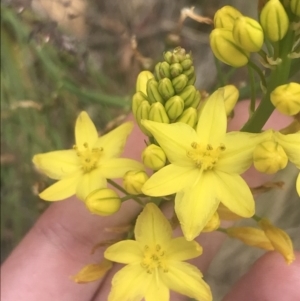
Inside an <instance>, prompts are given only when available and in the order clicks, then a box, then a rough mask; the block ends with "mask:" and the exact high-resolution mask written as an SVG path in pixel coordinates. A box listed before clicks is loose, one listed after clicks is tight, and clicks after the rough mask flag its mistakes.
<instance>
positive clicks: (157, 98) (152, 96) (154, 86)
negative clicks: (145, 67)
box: [147, 78, 164, 103]
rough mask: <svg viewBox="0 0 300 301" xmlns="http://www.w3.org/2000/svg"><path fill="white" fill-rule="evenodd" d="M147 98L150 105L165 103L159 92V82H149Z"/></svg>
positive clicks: (153, 80)
mask: <svg viewBox="0 0 300 301" xmlns="http://www.w3.org/2000/svg"><path fill="white" fill-rule="evenodd" d="M147 96H148V99H149V101H150V103H154V102H161V103H164V100H163V98H162V96H161V95H160V93H159V91H158V82H157V81H156V80H155V79H154V78H152V79H150V80H148V82H147Z"/></svg>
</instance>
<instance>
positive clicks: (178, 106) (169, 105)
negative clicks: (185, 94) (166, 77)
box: [165, 95, 184, 119]
mask: <svg viewBox="0 0 300 301" xmlns="http://www.w3.org/2000/svg"><path fill="white" fill-rule="evenodd" d="M165 109H166V112H167V114H168V116H169V117H170V119H176V118H177V117H179V116H180V115H181V114H182V112H183V109H184V101H183V99H182V98H181V97H180V96H177V95H175V96H173V97H171V98H170V99H169V100H168V101H167V102H166V103H165Z"/></svg>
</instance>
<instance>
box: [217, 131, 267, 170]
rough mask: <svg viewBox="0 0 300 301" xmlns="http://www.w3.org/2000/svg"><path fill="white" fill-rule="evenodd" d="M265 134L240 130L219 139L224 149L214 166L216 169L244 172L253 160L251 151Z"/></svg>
mask: <svg viewBox="0 0 300 301" xmlns="http://www.w3.org/2000/svg"><path fill="white" fill-rule="evenodd" d="M264 137H265V136H262V135H261V134H250V133H242V132H230V133H228V134H226V136H225V137H224V139H223V140H222V141H221V142H222V143H223V144H224V145H225V147H226V150H225V151H224V152H222V153H221V156H220V158H219V160H218V162H217V164H216V166H215V168H216V169H217V170H220V171H224V172H227V173H238V174H241V173H243V172H245V171H246V170H247V169H248V168H249V167H250V166H251V164H252V162H253V151H254V148H255V147H256V145H257V144H258V143H260V142H261V141H263V140H264V139H265V138H264Z"/></svg>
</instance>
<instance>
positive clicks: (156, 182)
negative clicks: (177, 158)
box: [142, 164, 199, 196]
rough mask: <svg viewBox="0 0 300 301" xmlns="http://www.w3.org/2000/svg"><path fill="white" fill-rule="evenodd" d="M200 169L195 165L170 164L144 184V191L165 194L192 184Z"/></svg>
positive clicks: (148, 193) (152, 193) (155, 194)
mask: <svg viewBox="0 0 300 301" xmlns="http://www.w3.org/2000/svg"><path fill="white" fill-rule="evenodd" d="M198 174H199V170H198V169H197V168H195V167H194V166H191V167H189V166H188V167H181V166H176V165H173V164H170V165H168V166H166V167H164V168H162V169H160V170H159V171H158V172H156V173H155V174H154V175H152V176H151V178H150V179H149V180H148V181H147V182H146V183H145V184H144V186H143V188H142V191H143V193H144V194H146V195H150V196H165V195H169V194H173V193H176V192H178V191H180V190H182V189H184V188H185V187H187V186H191V185H193V184H194V182H195V181H196V179H197V175H198Z"/></svg>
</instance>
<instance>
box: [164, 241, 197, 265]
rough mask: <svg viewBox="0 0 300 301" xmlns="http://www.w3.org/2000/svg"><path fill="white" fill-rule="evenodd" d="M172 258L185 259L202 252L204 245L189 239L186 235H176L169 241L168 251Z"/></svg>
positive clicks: (169, 256)
mask: <svg viewBox="0 0 300 301" xmlns="http://www.w3.org/2000/svg"><path fill="white" fill-rule="evenodd" d="M166 252H167V253H166V254H167V256H168V258H170V260H178V261H184V260H188V259H192V258H195V257H198V256H200V255H201V254H202V247H201V246H200V245H199V244H198V243H197V242H196V241H187V240H186V239H185V238H184V237H176V238H175V239H172V240H171V241H170V243H169V246H168V249H167V251H166Z"/></svg>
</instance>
